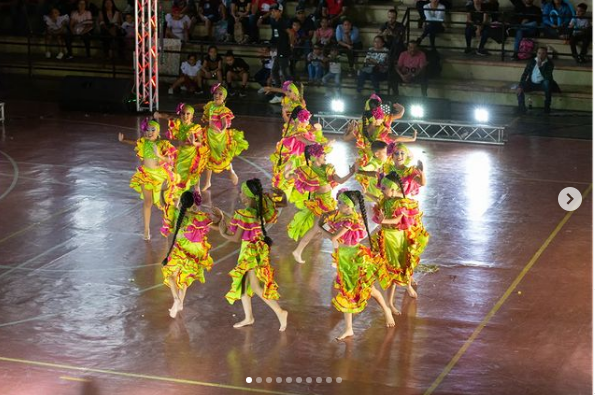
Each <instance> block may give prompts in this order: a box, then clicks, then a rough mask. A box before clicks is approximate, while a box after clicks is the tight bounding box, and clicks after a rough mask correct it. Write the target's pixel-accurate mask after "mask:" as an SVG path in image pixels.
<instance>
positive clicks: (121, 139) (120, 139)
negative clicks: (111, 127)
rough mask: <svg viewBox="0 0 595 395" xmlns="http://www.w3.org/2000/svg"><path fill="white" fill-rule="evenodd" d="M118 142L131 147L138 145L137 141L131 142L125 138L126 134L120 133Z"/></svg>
mask: <svg viewBox="0 0 595 395" xmlns="http://www.w3.org/2000/svg"><path fill="white" fill-rule="evenodd" d="M118 141H119V142H121V143H124V144H129V145H136V141H135V140H129V139H126V138H124V134H123V133H118Z"/></svg>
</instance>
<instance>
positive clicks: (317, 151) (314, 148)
mask: <svg viewBox="0 0 595 395" xmlns="http://www.w3.org/2000/svg"><path fill="white" fill-rule="evenodd" d="M306 149H307V150H308V153H309V154H310V156H315V157H317V158H318V157H320V156H322V155H324V154H325V152H324V147H323V146H322V145H320V144H312V145H309V146H307V147H306Z"/></svg>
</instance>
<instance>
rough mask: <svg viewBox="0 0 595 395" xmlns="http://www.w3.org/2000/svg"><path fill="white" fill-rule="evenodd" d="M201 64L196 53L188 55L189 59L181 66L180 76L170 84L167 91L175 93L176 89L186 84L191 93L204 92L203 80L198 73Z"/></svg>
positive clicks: (198, 93) (171, 93)
mask: <svg viewBox="0 0 595 395" xmlns="http://www.w3.org/2000/svg"><path fill="white" fill-rule="evenodd" d="M200 68H201V64H200V61H197V60H196V55H194V54H190V55H188V60H186V61H185V62H182V65H181V66H180V71H181V73H180V77H179V78H178V79H177V80H176V81H175V82H174V83H173V84H172V86H170V88H169V89H168V91H167V93H168V94H170V95H173V93H174V91H175V90H176V89H177V88H178V87H180V86H184V87H186V89H187V90H188V92H189V93H195V92H196V94H197V95H200V94H202V93H203V91H202V87H201V82H200V79H199V75H198V73H199V72H200Z"/></svg>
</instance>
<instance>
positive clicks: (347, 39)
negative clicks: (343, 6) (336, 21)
mask: <svg viewBox="0 0 595 395" xmlns="http://www.w3.org/2000/svg"><path fill="white" fill-rule="evenodd" d="M335 38H336V39H337V44H338V45H339V49H340V51H341V52H342V53H345V54H346V55H347V61H348V62H349V73H350V74H353V73H354V72H355V52H354V51H355V50H358V49H362V48H363V45H362V42H361V40H360V37H359V29H358V28H357V27H355V26H353V24H352V23H351V21H350V20H349V19H345V20H344V21H343V23H342V24H340V25H339V26H337V30H336V32H335Z"/></svg>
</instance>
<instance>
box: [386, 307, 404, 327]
mask: <svg viewBox="0 0 595 395" xmlns="http://www.w3.org/2000/svg"><path fill="white" fill-rule="evenodd" d="M395 310H396V309H395ZM397 311H398V310H397ZM392 313H393V312H392V309H386V311H385V312H384V317H385V318H386V327H387V328H393V327H394V326H395V319H394V318H393V314H392ZM399 314H401V313H399Z"/></svg>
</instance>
